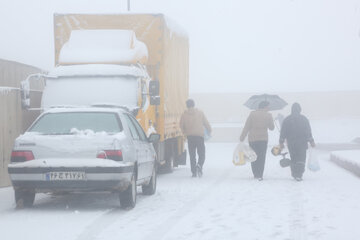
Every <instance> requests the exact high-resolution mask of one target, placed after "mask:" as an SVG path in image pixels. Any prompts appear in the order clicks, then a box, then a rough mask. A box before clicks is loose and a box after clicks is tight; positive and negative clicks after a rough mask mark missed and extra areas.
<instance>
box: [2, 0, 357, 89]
mask: <svg viewBox="0 0 360 240" xmlns="http://www.w3.org/2000/svg"><path fill="white" fill-rule="evenodd" d="M0 4H1V8H0V20H1V23H0V32H1V38H0V58H2V59H7V60H13V61H18V62H22V63H25V64H29V65H33V66H36V67H39V68H41V69H44V70H49V69H51V68H52V67H53V65H54V43H53V42H54V40H53V13H125V12H127V1H126V0H122V1H118V0H116V1H115V0H92V1H86V0H77V1H70V0H62V1H55V0H11V1H9V0H0ZM359 7H360V1H359V0H346V1H344V0H301V1H300V0H274V1H268V0H255V1H239V0H225V1H214V0H206V1H205V0H201V1H190V0H183V1H167V0H151V1H150V0H133V1H131V5H130V12H132V13H164V14H165V15H167V16H169V17H170V18H172V19H173V20H175V21H176V22H177V23H178V24H179V25H180V26H182V27H183V28H184V29H185V30H186V31H187V33H188V36H189V40H190V92H191V93H199V92H299V91H300V92H301V91H333V90H359V89H360V81H358V79H359V76H360V68H359V67H358V66H359V64H360V38H359V31H360V23H359V20H360V9H359Z"/></svg>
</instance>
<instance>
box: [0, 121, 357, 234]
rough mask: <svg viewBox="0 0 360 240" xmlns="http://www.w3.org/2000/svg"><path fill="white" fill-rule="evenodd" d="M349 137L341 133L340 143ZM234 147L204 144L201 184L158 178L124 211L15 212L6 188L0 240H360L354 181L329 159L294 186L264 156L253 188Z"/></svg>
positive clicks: (0, 204) (89, 205) (48, 206)
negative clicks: (262, 171)
mask: <svg viewBox="0 0 360 240" xmlns="http://www.w3.org/2000/svg"><path fill="white" fill-rule="evenodd" d="M354 124H355V121H354ZM316 125H317V124H316V123H314V124H313V129H314V135H315V134H316V135H315V139H327V137H326V134H325V133H327V132H328V131H324V132H321V131H320V130H319V129H318V128H317V127H315V126H316ZM325 125H326V124H318V126H323V127H324V130H326V129H327V128H326V127H325ZM330 125H331V124H330ZM356 126H357V125H356ZM314 127H315V128H314ZM342 128H343V129H348V128H347V127H344V126H343V127H342ZM349 129H350V127H349ZM352 129H353V131H354V125H353V126H352ZM351 134H352V132H351ZM275 135H276V133H275V132H274V133H273V135H272V136H271V138H272V139H276V136H275ZM345 135H347V136H345ZM347 138H349V139H350V140H351V139H352V136H351V135H349V134H348V133H347V132H345V133H344V130H342V135H341V136H339V139H341V141H342V140H343V139H344V140H345V139H347ZM274 143H276V142H272V143H270V144H269V145H271V144H274ZM235 146H236V143H207V144H206V147H207V158H206V162H205V166H204V176H203V178H201V179H200V178H195V179H194V178H191V177H190V175H191V174H190V169H189V166H184V167H179V168H177V169H175V171H174V173H172V174H164V175H160V176H159V178H158V189H157V192H156V194H155V195H153V196H145V195H142V194H141V189H140V188H139V189H138V193H139V195H138V202H137V206H136V207H135V208H134V209H133V210H130V211H126V210H122V209H121V208H120V207H119V202H118V197H117V195H116V194H108V193H83V194H80V193H78V194H69V195H62V196H53V195H46V194H38V195H37V196H36V200H35V205H34V207H33V208H31V209H21V210H16V209H15V208H14V207H15V204H14V197H13V190H12V188H2V189H0V199H1V201H0V236H1V239H6V240H13V239H14V240H20V239H36V240H48V239H51V240H60V239H61V240H64V239H66V240H92V239H94V240H111V239H136V240H138V239H140V240H142V239H144V240H152V239H176V240H178V239H184V240H185V239H186V240H189V239H194V240H195V239H196V240H197V239H272V240H278V239H279V240H280V239H281V240H285V239H289V240H292V239H316V240H318V239H319V240H322V239H323V240H332V239H334V240H337V239H347V240H348V239H350V240H352V239H354V240H355V239H359V236H360V228H359V227H358V221H357V220H358V218H359V217H360V204H359V200H360V191H357V189H359V187H360V181H359V178H358V177H356V176H355V175H353V174H351V173H349V172H348V171H346V170H344V169H342V168H340V167H339V166H337V165H336V164H334V163H332V162H331V161H329V153H324V152H317V154H313V155H312V156H314V157H315V156H317V157H318V160H319V162H320V165H321V170H320V171H319V172H315V173H314V172H310V171H309V170H307V171H306V172H305V175H304V181H303V182H296V181H294V180H293V179H292V178H291V177H290V172H289V169H288V168H285V169H284V168H281V167H280V166H279V158H278V157H274V156H272V155H271V154H270V152H268V155H267V160H266V166H265V174H264V181H262V182H258V181H257V180H254V179H253V178H252V173H251V168H250V165H249V164H247V165H245V166H238V167H235V166H233V165H232V162H231V161H232V154H233V149H234V148H235ZM269 150H270V147H269Z"/></svg>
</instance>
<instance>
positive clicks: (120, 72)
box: [48, 64, 146, 77]
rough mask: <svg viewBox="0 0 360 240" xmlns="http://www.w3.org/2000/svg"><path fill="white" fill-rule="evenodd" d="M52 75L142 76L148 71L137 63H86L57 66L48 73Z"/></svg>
mask: <svg viewBox="0 0 360 240" xmlns="http://www.w3.org/2000/svg"><path fill="white" fill-rule="evenodd" d="M48 75H49V76H50V77H72V76H135V77H142V76H145V75H146V73H145V72H144V70H143V69H141V68H139V67H137V66H135V65H115V64H84V65H67V66H58V67H55V68H54V69H53V70H52V71H50V72H49V74H48Z"/></svg>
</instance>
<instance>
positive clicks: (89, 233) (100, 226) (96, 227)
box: [76, 208, 127, 240]
mask: <svg viewBox="0 0 360 240" xmlns="http://www.w3.org/2000/svg"><path fill="white" fill-rule="evenodd" d="M118 212H122V213H123V214H122V216H126V214H127V212H126V211H124V210H122V209H120V208H113V209H110V210H108V211H106V212H105V213H104V214H102V215H101V216H99V217H98V218H96V219H95V221H93V222H92V223H91V224H90V225H88V226H87V227H86V228H85V229H84V230H83V231H82V233H81V234H80V235H79V236H78V237H77V238H76V240H92V239H96V238H97V236H98V235H99V234H100V233H101V232H102V230H104V229H106V228H107V227H108V226H110V225H111V224H113V223H114V222H115V221H116V220H117V219H118V218H119V214H118Z"/></svg>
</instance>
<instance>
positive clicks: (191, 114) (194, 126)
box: [180, 99, 211, 177]
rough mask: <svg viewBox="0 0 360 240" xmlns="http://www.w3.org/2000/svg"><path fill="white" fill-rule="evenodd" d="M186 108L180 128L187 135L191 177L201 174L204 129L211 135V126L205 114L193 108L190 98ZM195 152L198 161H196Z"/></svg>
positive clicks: (203, 153)
mask: <svg viewBox="0 0 360 240" xmlns="http://www.w3.org/2000/svg"><path fill="white" fill-rule="evenodd" d="M186 107H187V110H185V112H184V113H183V114H182V116H181V119H180V128H181V130H182V132H183V133H184V135H185V136H186V137H187V141H188V149H189V155H190V163H191V172H192V177H196V176H197V175H198V176H199V177H201V176H202V168H203V165H204V162H205V143H204V133H205V129H206V130H207V131H208V133H209V135H211V126H210V124H209V122H208V120H207V119H206V117H205V114H204V113H203V112H202V111H201V110H199V109H197V108H195V102H194V100H192V99H188V100H187V101H186ZM196 152H197V154H198V162H196Z"/></svg>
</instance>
